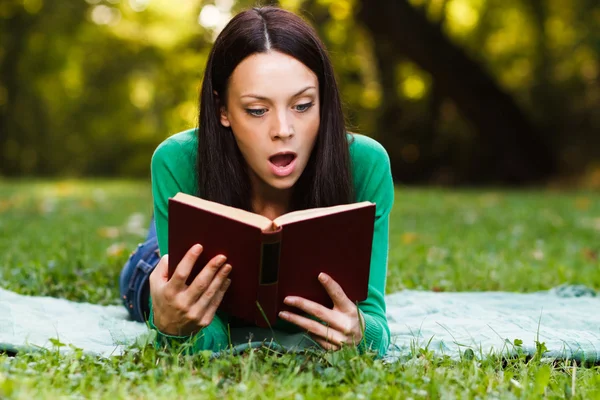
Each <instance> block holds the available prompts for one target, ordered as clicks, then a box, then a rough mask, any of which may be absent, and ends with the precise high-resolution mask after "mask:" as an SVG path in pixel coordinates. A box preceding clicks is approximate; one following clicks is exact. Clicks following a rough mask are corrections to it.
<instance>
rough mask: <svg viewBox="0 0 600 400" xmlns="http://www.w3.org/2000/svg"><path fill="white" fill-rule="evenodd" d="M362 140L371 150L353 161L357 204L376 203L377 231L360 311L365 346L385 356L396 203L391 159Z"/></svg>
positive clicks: (363, 138)
mask: <svg viewBox="0 0 600 400" xmlns="http://www.w3.org/2000/svg"><path fill="white" fill-rule="evenodd" d="M360 139H362V140H363V141H366V142H367V143H368V148H369V151H368V152H365V153H366V154H364V155H363V156H362V157H360V158H358V157H357V158H358V159H356V160H355V161H354V163H355V164H357V163H359V164H357V165H355V167H354V168H355V170H356V172H355V175H354V176H355V180H358V181H357V182H356V181H355V187H357V197H358V201H363V200H368V201H371V202H373V203H375V204H376V207H377V208H376V212H375V227H374V228H375V229H374V233H373V247H372V251H371V273H370V276H369V294H368V297H367V299H366V300H365V301H363V302H361V303H359V305H358V308H359V309H360V311H361V312H362V314H363V316H364V319H365V332H364V344H365V345H366V346H367V348H370V349H372V350H374V351H376V352H377V353H378V354H380V355H383V354H385V353H386V351H387V349H388V346H389V344H390V329H389V327H388V322H387V317H386V306H385V299H384V296H385V285H386V277H387V263H388V251H389V218H390V212H391V210H392V206H393V204H394V183H393V180H392V173H391V168H390V160H389V157H388V155H387V152H386V151H385V149H384V148H383V147H382V146H381V145H380V144H379V143H377V142H375V141H374V140H372V139H368V138H365V137H361V138H358V137H357V138H356V140H360Z"/></svg>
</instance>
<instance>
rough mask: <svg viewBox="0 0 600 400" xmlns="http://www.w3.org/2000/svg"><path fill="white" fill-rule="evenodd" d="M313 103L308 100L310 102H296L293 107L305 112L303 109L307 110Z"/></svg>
mask: <svg viewBox="0 0 600 400" xmlns="http://www.w3.org/2000/svg"><path fill="white" fill-rule="evenodd" d="M313 105H314V103H313V102H310V103H304V104H298V105H297V106H294V108H295V109H296V111H298V112H305V111H308V109H309V108H311V107H312V106H313Z"/></svg>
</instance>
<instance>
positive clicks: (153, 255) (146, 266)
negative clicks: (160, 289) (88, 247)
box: [119, 218, 160, 322]
mask: <svg viewBox="0 0 600 400" xmlns="http://www.w3.org/2000/svg"><path fill="white" fill-rule="evenodd" d="M159 261H160V253H159V249H158V239H157V236H156V227H155V226H154V218H152V219H151V221H150V228H149V230H148V237H147V238H146V240H145V241H144V242H143V243H140V244H139V245H138V246H137V249H135V250H134V251H133V252H132V253H131V255H130V256H129V259H128V260H127V262H126V263H125V265H124V266H123V269H122V270H121V275H120V277H119V290H120V293H121V301H122V302H123V305H124V306H125V308H126V309H127V311H128V312H129V316H130V317H131V319H132V320H134V321H139V322H146V321H147V320H148V317H149V314H150V310H149V304H148V303H149V296H150V282H149V280H148V278H149V277H150V274H151V273H152V271H153V270H154V268H155V267H156V265H157V264H158V262H159Z"/></svg>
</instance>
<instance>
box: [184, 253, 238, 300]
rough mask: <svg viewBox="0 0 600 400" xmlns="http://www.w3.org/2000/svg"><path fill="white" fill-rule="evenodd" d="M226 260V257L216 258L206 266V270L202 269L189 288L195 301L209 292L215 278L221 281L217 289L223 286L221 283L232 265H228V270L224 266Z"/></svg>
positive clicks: (219, 256)
mask: <svg viewBox="0 0 600 400" xmlns="http://www.w3.org/2000/svg"><path fill="white" fill-rule="evenodd" d="M226 260H227V257H225V256H224V255H218V256H215V257H213V258H212V259H211V260H210V261H209V262H208V263H207V264H206V265H205V266H204V268H202V270H201V271H200V273H199V274H198V275H196V277H195V278H194V280H193V281H192V283H191V284H190V287H189V288H188V290H189V292H190V293H192V296H195V298H194V300H197V299H199V298H200V296H201V295H202V293H204V292H205V291H206V290H208V288H209V286H210V284H211V282H212V281H213V280H214V279H215V278H218V279H220V281H221V282H220V283H219V284H218V285H217V286H216V288H218V287H219V286H221V283H223V281H224V280H225V278H226V277H227V275H228V274H229V272H230V271H231V265H229V264H227V265H228V266H229V267H228V268H225V266H223V264H225V261H226ZM221 267H223V268H221Z"/></svg>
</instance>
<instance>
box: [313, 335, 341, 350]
mask: <svg viewBox="0 0 600 400" xmlns="http://www.w3.org/2000/svg"><path fill="white" fill-rule="evenodd" d="M310 336H311V338H312V339H313V340H314V341H315V342H317V343H318V344H319V346H321V347H322V348H324V349H325V350H330V351H338V350H339V349H340V346H337V345H335V344H333V343H331V342H328V341H327V340H325V339H323V338H321V337H319V336H316V335H313V334H311V335H310Z"/></svg>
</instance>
